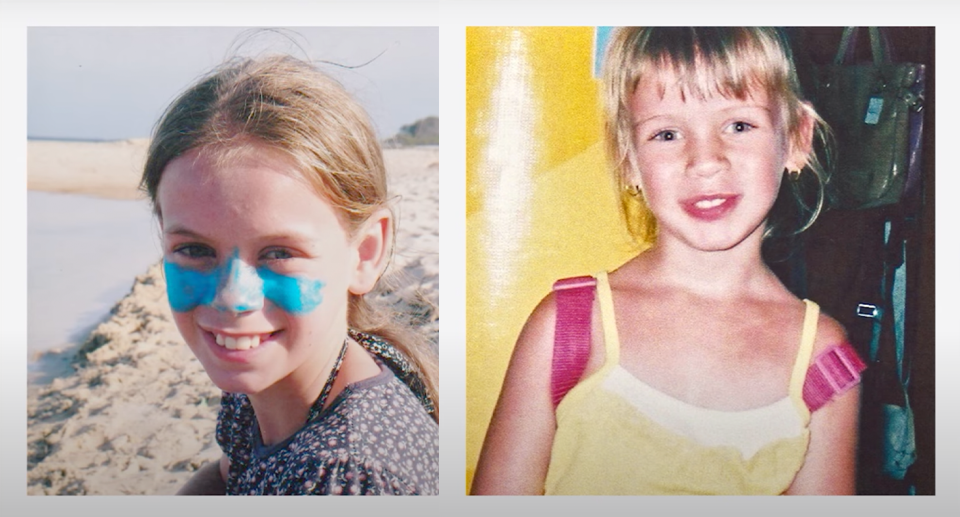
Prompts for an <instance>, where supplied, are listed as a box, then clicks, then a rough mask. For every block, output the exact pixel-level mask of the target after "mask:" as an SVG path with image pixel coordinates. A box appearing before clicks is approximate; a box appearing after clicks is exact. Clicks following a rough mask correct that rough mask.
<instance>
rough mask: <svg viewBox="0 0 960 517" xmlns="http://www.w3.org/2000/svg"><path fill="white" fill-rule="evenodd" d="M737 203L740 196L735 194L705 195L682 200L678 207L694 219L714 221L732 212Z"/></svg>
mask: <svg viewBox="0 0 960 517" xmlns="http://www.w3.org/2000/svg"><path fill="white" fill-rule="evenodd" d="M739 201H740V196H739V195H736V194H707V195H702V196H695V197H692V198H688V199H684V200H683V201H681V202H680V206H681V207H683V210H684V212H686V213H687V215H689V216H690V217H693V218H694V219H699V220H701V221H716V220H717V219H720V218H722V217H723V216H725V215H727V213H729V212H730V211H731V210H733V209H734V207H736V206H737V203H738V202H739Z"/></svg>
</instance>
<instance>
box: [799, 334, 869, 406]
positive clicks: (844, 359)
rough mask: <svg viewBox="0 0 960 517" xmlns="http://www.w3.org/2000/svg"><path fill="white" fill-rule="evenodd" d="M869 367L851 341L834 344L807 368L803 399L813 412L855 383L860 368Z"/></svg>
mask: <svg viewBox="0 0 960 517" xmlns="http://www.w3.org/2000/svg"><path fill="white" fill-rule="evenodd" d="M866 368H867V365H866V364H865V363H864V362H863V360H861V359H860V356H859V355H857V351H856V350H854V348H853V346H851V345H850V343H841V344H839V345H834V346H832V347H830V348H829V349H827V350H825V351H824V352H823V353H821V354H820V355H818V356H817V357H816V358H815V359H814V360H813V362H812V363H811V364H810V368H808V369H807V377H806V379H805V380H804V383H803V401H804V402H805V403H806V404H807V407H808V408H809V409H810V412H811V413H813V412H814V411H816V410H818V409H820V408H821V407H822V406H823V405H824V404H826V403H827V402H829V401H830V400H831V399H832V398H833V397H836V396H838V395H840V394H842V393H844V392H846V391H847V390H849V389H850V388H852V387H854V386H856V385H857V384H858V383H859V382H860V372H862V371H863V370H865V369H866Z"/></svg>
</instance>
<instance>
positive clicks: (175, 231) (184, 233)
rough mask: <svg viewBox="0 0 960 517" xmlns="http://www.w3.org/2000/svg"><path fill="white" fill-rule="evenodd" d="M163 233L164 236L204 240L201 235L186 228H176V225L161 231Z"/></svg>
mask: <svg viewBox="0 0 960 517" xmlns="http://www.w3.org/2000/svg"><path fill="white" fill-rule="evenodd" d="M163 233H164V234H165V235H178V236H181V237H189V238H191V239H203V238H204V237H203V235H200V234H199V233H197V232H195V231H193V230H190V229H189V228H186V227H183V226H178V225H173V226H172V227H170V228H169V229H167V228H164V229H163Z"/></svg>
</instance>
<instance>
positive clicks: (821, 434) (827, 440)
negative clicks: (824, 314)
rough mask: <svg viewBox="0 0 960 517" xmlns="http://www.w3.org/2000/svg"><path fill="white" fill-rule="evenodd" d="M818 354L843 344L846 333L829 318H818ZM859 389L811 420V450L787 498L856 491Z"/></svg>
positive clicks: (854, 389) (855, 389) (828, 405)
mask: <svg viewBox="0 0 960 517" xmlns="http://www.w3.org/2000/svg"><path fill="white" fill-rule="evenodd" d="M817 334H818V336H817V344H818V345H820V346H817V347H816V348H818V349H819V350H816V349H815V351H814V354H817V353H819V352H820V351H822V350H823V349H824V348H826V347H827V346H829V345H831V344H836V343H839V342H842V341H845V340H846V333H845V332H844V331H843V327H841V326H840V324H839V323H837V322H836V321H834V320H833V319H831V318H821V321H820V325H819V328H818V330H817ZM859 415H860V385H857V386H855V387H853V388H851V389H850V390H848V391H847V392H846V393H843V394H842V395H840V396H839V397H837V398H836V399H834V400H832V401H830V402H828V403H827V404H826V405H824V406H823V407H821V408H820V409H818V410H817V411H816V412H814V413H813V415H811V417H810V447H809V448H808V449H807V457H806V460H805V461H804V463H803V467H802V468H801V469H800V472H798V473H797V476H796V477H795V478H794V480H793V483H792V484H791V485H790V488H789V489H787V494H790V495H808V494H819V495H844V494H846V495H852V494H854V493H856V487H857V475H856V466H857V440H858V429H859Z"/></svg>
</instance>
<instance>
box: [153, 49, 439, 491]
mask: <svg viewBox="0 0 960 517" xmlns="http://www.w3.org/2000/svg"><path fill="white" fill-rule="evenodd" d="M142 187H143V188H144V189H145V190H146V192H147V193H148V194H149V196H150V199H151V200H152V201H153V204H154V207H155V211H156V214H157V218H158V219H159V222H160V227H161V232H162V247H163V261H164V273H165V277H166V281H167V294H168V298H169V301H170V306H171V309H172V310H173V315H174V319H175V320H176V324H177V327H178V328H179V330H180V332H181V334H182V335H183V337H184V339H185V340H186V342H187V344H188V345H189V346H190V348H191V350H192V351H193V353H194V354H195V355H196V356H197V358H198V359H199V360H200V362H201V364H202V365H203V367H204V369H205V370H206V372H207V374H208V375H209V376H210V378H211V379H212V380H213V382H214V383H215V384H216V385H217V386H218V387H219V388H221V389H222V390H223V391H224V393H223V397H222V400H221V408H220V413H219V416H218V422H217V432H216V437H217V442H218V444H219V445H220V448H221V449H222V450H223V456H222V459H221V460H220V461H219V463H217V464H208V465H206V466H204V467H202V468H201V469H200V470H199V471H198V473H197V474H196V475H195V476H194V478H193V479H192V480H191V481H190V482H189V483H188V484H187V486H185V487H184V489H183V490H182V491H181V493H219V494H223V493H227V494H344V495H348V494H436V493H437V492H438V489H439V472H438V471H439V441H438V422H439V416H438V415H439V406H438V399H437V366H436V359H435V356H434V354H433V353H432V351H430V352H428V348H424V346H426V343H425V342H424V339H423V338H420V337H418V335H417V333H415V332H412V331H411V330H410V329H406V330H405V329H403V328H402V327H397V325H396V324H393V323H390V321H391V320H394V319H396V318H394V315H393V314H387V315H384V314H378V313H377V312H376V311H374V310H372V309H371V306H370V305H369V304H368V302H367V301H366V300H365V299H364V295H365V294H367V293H369V292H371V291H372V290H373V289H374V287H375V285H376V284H377V282H378V280H379V278H380V276H381V274H382V273H383V271H384V268H385V267H386V265H387V263H388V262H389V260H390V257H391V254H392V251H393V223H394V220H393V215H392V213H391V211H390V209H389V207H388V205H387V203H388V196H387V191H386V178H385V169H384V163H383V157H382V153H381V149H380V146H379V143H378V141H377V139H376V135H375V133H374V131H373V129H372V127H371V125H370V123H369V121H368V119H367V115H366V113H365V112H364V111H363V109H362V108H361V107H360V106H359V105H358V104H357V103H356V102H355V101H354V100H353V99H351V98H350V96H349V95H348V94H347V93H346V92H345V91H344V89H343V88H342V87H341V86H340V85H339V84H338V83H336V82H335V81H334V80H332V79H330V78H329V77H327V76H326V75H325V74H323V73H321V72H319V71H318V70H317V69H315V68H314V67H313V66H312V65H310V64H308V63H305V62H302V61H300V60H296V59H294V58H291V57H264V58H259V59H255V60H251V59H245V60H236V61H233V62H230V63H228V64H226V65H225V66H223V67H221V68H220V69H218V70H216V71H215V72H214V73H213V74H211V75H209V76H208V77H205V78H203V79H202V80H200V81H199V82H198V83H197V84H196V85H194V86H193V87H191V88H190V89H189V90H187V91H186V92H185V93H184V94H182V95H181V96H180V97H179V98H178V99H177V100H175V101H174V102H173V104H172V105H171V106H170V107H169V108H168V109H167V111H166V113H165V114H164V115H163V117H162V118H161V120H160V122H159V123H158V125H157V128H156V130H155V134H154V138H153V141H152V143H151V145H150V149H149V154H148V158H147V162H146V166H145V169H144V174H143V180H142Z"/></svg>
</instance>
